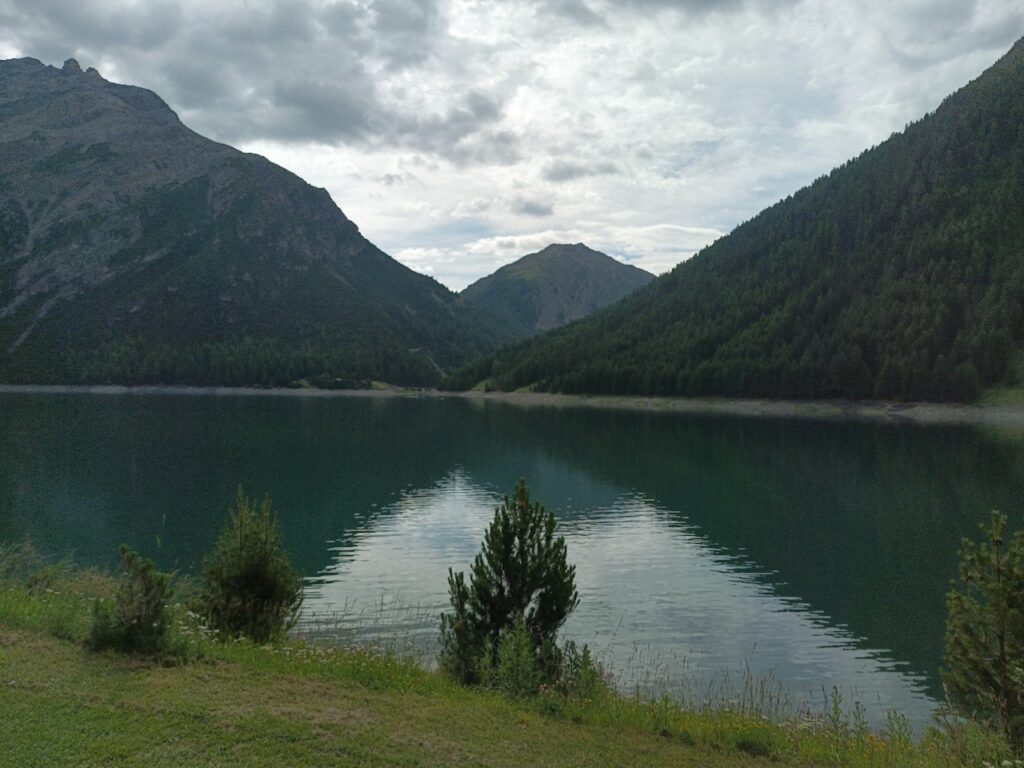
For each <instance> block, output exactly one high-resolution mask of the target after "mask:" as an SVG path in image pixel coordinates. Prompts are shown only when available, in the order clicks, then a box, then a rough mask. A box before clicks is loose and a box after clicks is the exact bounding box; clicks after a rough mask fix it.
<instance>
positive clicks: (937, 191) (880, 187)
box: [449, 41, 1024, 401]
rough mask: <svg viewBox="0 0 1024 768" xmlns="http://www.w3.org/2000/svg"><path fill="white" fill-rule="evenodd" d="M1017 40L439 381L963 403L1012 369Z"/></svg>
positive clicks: (1023, 121)
mask: <svg viewBox="0 0 1024 768" xmlns="http://www.w3.org/2000/svg"><path fill="white" fill-rule="evenodd" d="M1022 94H1024V41H1020V42H1018V43H1017V44H1016V45H1015V46H1014V47H1013V48H1012V49H1011V50H1010V52H1009V53H1008V54H1007V55H1006V56H1004V57H1003V58H1002V59H1000V60H999V61H998V62H997V63H996V64H995V65H994V66H992V67H991V68H990V69H989V70H987V71H986V72H985V73H984V74H983V75H982V76H981V77H979V78H978V79H977V80H975V81H974V82H972V83H971V84H969V85H967V86H966V87H964V88H962V89H961V90H960V91H958V92H957V93H955V94H954V95H952V96H950V97H949V98H947V99H946V100H945V101H944V102H943V104H942V105H941V106H940V107H939V108H938V109H937V110H936V111H935V112H934V113H932V114H930V115H928V116H926V117H925V118H923V119H922V120H920V121H919V122H917V123H915V124H912V125H910V126H908V127H907V129H906V130H905V131H904V132H903V133H900V134H896V135H894V136H893V137H891V138H890V139H889V140H887V141H886V142H884V143H883V144H881V145H879V146H878V147H875V148H873V149H870V150H868V151H866V152H864V153H863V154H862V155H861V156H860V157H858V158H857V159H855V160H852V161H850V162H848V163H846V164H845V165H843V166H842V167H840V168H838V169H836V170H834V171H833V172H832V173H830V174H829V175H828V176H827V177H823V178H820V179H818V180H817V181H816V182H815V183H814V184H812V185H811V186H810V187H807V188H805V189H803V190H801V191H799V192H797V193H796V194H795V195H793V196H792V197H789V198H787V199H785V200H783V201H781V202H779V203H777V204H776V205H774V206H772V207H771V208H769V209H767V210H765V211H763V212H762V213H761V214H759V215H758V216H756V217H755V218H754V219H752V220H751V221H749V222H747V223H745V224H743V225H741V226H739V227H737V228H736V229H735V230H734V231H733V232H732V233H731V234H729V235H728V236H726V237H724V238H721V239H720V240H718V241H717V242H715V243H714V244H712V245H711V246H709V247H707V248H705V249H704V250H703V251H702V252H701V253H699V254H698V255H696V256H695V257H693V258H692V259H690V260H689V261H687V262H685V263H683V264H681V265H679V266H678V267H676V268H675V269H674V270H673V271H672V272H671V273H669V274H668V275H665V276H663V277H661V278H658V279H657V280H655V281H654V282H653V283H651V285H649V286H648V287H647V288H645V289H643V290H641V291H638V292H637V293H635V294H633V295H632V296H631V297H629V298H627V299H626V300H624V301H623V302H621V303H619V304H616V305H615V306H614V307H610V308H608V309H606V310H604V311H602V312H599V313H597V314H596V315H594V316H592V317H591V318H588V319H587V320H584V321H583V322H581V323H577V324H574V325H572V326H569V327H567V328H564V329H560V330H557V331H553V332H551V333H550V334H547V335H545V336H543V337H540V338H538V339H536V340H533V341H532V342H527V343H523V344H520V345H517V346H515V347H513V348H510V349H508V350H505V351H502V352H500V353H498V355H497V356H495V357H493V358H489V359H487V360H483V361H478V362H477V363H475V364H474V365H472V366H470V367H468V368H467V369H465V370H463V371H461V372H460V373H459V374H457V375H456V376H455V377H453V378H452V379H451V380H450V381H449V385H450V386H453V387H463V386H471V385H472V384H474V383H476V382H477V381H479V380H481V379H485V378H490V379H491V382H490V383H491V384H492V385H494V386H497V387H500V388H503V389H516V388H520V387H527V386H535V387H538V388H540V389H546V390H552V391H563V392H594V393H648V394H663V395H706V394H719V395H729V396H755V397H801V398H828V397H845V398H871V397H877V398H887V399H935V400H942V399H949V400H962V401H969V400H971V399H973V398H974V397H976V396H977V394H978V392H979V389H980V388H981V387H985V386H989V385H992V384H996V383H999V382H1009V381H1012V380H1014V379H1019V378H1020V376H1021V373H1022V372H1021V370H1020V369H1021V367H1022V365H1021V354H1020V350H1021V347H1022V342H1024V97H1022Z"/></svg>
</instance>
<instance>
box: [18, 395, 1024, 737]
mask: <svg viewBox="0 0 1024 768" xmlns="http://www.w3.org/2000/svg"><path fill="white" fill-rule="evenodd" d="M520 477H521V478H524V479H525V480H526V481H527V483H528V484H529V486H530V489H531V496H532V498H533V499H534V500H536V501H539V502H541V503H543V504H544V505H545V506H546V507H547V508H548V509H550V510H552V511H554V512H555V514H556V516H557V519H558V521H559V530H560V532H561V533H562V534H564V536H565V538H566V541H567V545H568V553H569V560H570V562H573V563H575V564H576V583H577V588H578V590H579V593H580V605H579V608H578V609H577V610H576V612H575V613H574V614H573V615H572V617H571V618H570V620H569V622H568V623H567V625H566V627H565V629H564V630H563V634H564V635H565V636H567V637H570V638H572V639H574V640H576V641H577V642H586V643H588V644H589V645H590V646H591V648H592V649H593V651H594V652H595V655H596V656H597V657H598V658H599V659H600V660H601V661H602V663H603V664H604V665H605V666H606V667H607V668H608V669H609V670H610V671H611V673H612V674H613V676H614V679H615V681H616V683H617V684H618V685H620V686H621V687H622V688H624V689H627V690H628V689H632V688H633V687H635V686H640V687H642V688H644V689H645V690H647V691H649V692H654V693H659V694H660V693H668V694H669V695H673V696H677V697H680V698H684V699H685V698H690V699H691V700H696V699H698V698H700V697H701V696H706V695H709V694H713V695H715V696H717V697H719V698H720V699H727V698H729V697H730V696H732V695H733V694H734V693H736V692H737V691H738V689H740V688H742V681H743V678H744V676H746V675H749V676H752V677H754V678H757V679H771V680H774V681H777V683H778V684H779V686H781V688H782V689H784V691H785V695H786V697H787V698H788V699H789V700H790V701H791V702H792V704H793V705H794V706H807V707H810V708H812V709H813V708H817V709H820V708H821V706H822V703H823V701H824V698H825V696H826V695H827V694H828V692H829V691H831V689H832V687H833V686H834V687H836V688H838V690H839V691H840V692H841V693H842V695H843V698H844V701H845V702H847V703H850V702H852V701H854V700H856V701H860V702H861V703H862V704H863V706H864V707H865V709H866V711H867V712H868V716H869V719H870V720H871V721H872V722H873V723H875V724H878V723H881V722H883V721H884V717H885V712H886V710H888V709H897V710H899V711H901V712H903V713H905V714H906V715H907V716H908V717H909V718H910V720H911V722H912V723H914V724H915V725H918V726H920V725H922V724H924V723H926V722H927V721H928V718H929V717H930V713H931V712H932V711H933V709H934V707H935V706H936V704H937V702H938V700H939V698H940V696H941V686H940V682H939V676H938V673H939V668H940V665H941V661H942V647H943V633H944V623H945V595H946V592H947V591H948V590H949V587H950V582H951V579H952V578H953V577H954V576H955V575H956V562H957V558H956V554H957V547H958V544H959V540H960V538H961V537H962V536H971V537H977V536H978V534H979V530H978V526H979V524H981V523H984V522H986V521H987V519H988V513H989V511H990V510H992V509H1000V510H1002V511H1003V512H1005V513H1007V514H1008V515H1009V516H1010V525H1011V527H1012V528H1020V527H1021V525H1022V523H1024V520H1022V514H1021V512H1022V500H1024V494H1022V491H1024V439H1022V438H1021V437H1019V436H1015V435H1013V434H1009V433H1003V432H997V431H994V430H982V429H979V428H973V427H950V426H942V427H940V426H917V425H909V424H908V425H893V424H884V423H871V422H864V421H815V420H809V419H798V418H751V417H739V416H721V415H716V416H711V415H682V414H671V413H657V412H643V411H615V410H596V409H581V408H571V407H539V406H536V407H521V406H517V405H512V404H506V403H498V402H481V401H472V400H465V399H461V398H456V397H451V398H439V397H390V398H378V397H337V398H333V397H300V396H296V397H262V396H251V395H249V396H231V395H199V396H197V395H185V394H145V395H143V394H121V395H97V394H87V393H72V394H25V393H2V394H0V542H8V543H10V542H15V543H16V542H20V541H22V540H24V539H26V538H29V539H30V540H31V541H32V543H33V544H34V546H35V547H36V548H37V549H39V550H40V551H42V552H44V553H46V554H48V555H51V556H53V557H70V558H72V559H74V560H75V561H76V562H78V563H80V564H83V565H97V566H114V565H115V564H116V547H117V545H118V544H120V543H122V542H125V543H128V544H131V545H132V546H133V547H135V548H137V549H138V550H139V551H140V552H141V553H142V554H144V555H145V556H147V557H151V558H153V559H155V560H157V561H158V563H159V564H160V566H161V567H163V568H165V569H173V570H176V571H178V572H179V573H181V574H196V573H197V572H198V570H199V565H200V563H201V560H202V556H203V553H204V552H205V551H206V550H207V549H209V548H210V546H211V545H212V543H213V541H214V539H215V538H216V536H217V533H218V532H219V530H220V529H221V527H222V526H223V525H224V523H225V521H226V519H227V512H228V509H229V507H230V506H231V504H232V502H233V500H234V497H235V492H236V489H237V487H238V486H239V485H241V486H243V487H244V489H245V491H246V492H247V493H248V494H249V495H253V496H260V497H262V496H263V495H264V494H268V495H269V496H270V497H271V498H272V500H273V503H274V508H275V509H276V511H277V513H278V516H279V522H280V526H281V529H282V532H283V535H284V538H285V541H286V543H287V546H288V548H289V550H290V552H291V554H292V557H293V560H294V562H295V564H296V566H297V567H298V568H299V569H300V570H301V572H302V573H303V575H304V576H305V578H306V584H307V587H306V599H305V604H304V608H303V620H302V623H301V625H300V627H299V631H300V632H301V633H304V634H306V635H308V636H312V637H315V638H316V639H318V640H320V641H323V642H350V641H356V642H388V643H394V644H395V645H398V646H402V647H404V646H408V647H415V648H416V649H417V651H418V652H419V653H421V654H422V655H423V656H424V657H429V656H430V655H432V653H433V648H434V646H433V644H434V643H435V642H436V635H437V629H438V615H439V614H440V612H441V611H442V610H444V609H445V608H446V606H447V583H446V578H447V572H448V568H455V569H456V570H460V569H463V570H468V567H469V565H470V563H471V561H472V559H473V556H474V555H475V553H476V552H477V550H478V548H479V545H480V541H481V538H482V536H483V533H484V529H485V528H486V526H487V524H488V523H489V522H490V520H491V518H492V516H493V514H494V508H495V506H496V504H497V503H499V501H500V498H501V496H502V495H503V494H508V493H511V492H512V489H513V487H514V485H515V482H516V480H517V479H518V478H520Z"/></svg>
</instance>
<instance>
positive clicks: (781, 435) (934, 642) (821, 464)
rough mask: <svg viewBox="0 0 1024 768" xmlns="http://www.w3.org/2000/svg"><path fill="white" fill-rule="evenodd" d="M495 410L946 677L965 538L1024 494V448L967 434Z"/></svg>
mask: <svg viewBox="0 0 1024 768" xmlns="http://www.w3.org/2000/svg"><path fill="white" fill-rule="evenodd" d="M485 411H486V415H485V417H484V418H486V420H487V423H488V427H487V429H488V431H491V432H496V433H500V434H502V435H504V436H505V437H506V438H507V439H509V440H514V441H515V442H516V443H518V444H520V445H523V444H527V445H531V446H533V447H534V449H535V450H536V451H538V452H541V453H543V454H544V455H547V456H551V457H553V458H557V459H558V461H559V462H562V463H565V464H567V465H569V466H573V467H576V468H579V469H580V470H582V471H585V472H586V473H587V474H588V475H590V476H591V477H593V478H595V479H598V480H599V481H601V482H603V483H606V484H608V485H609V486H618V487H619V488H623V489H635V490H637V491H639V492H641V493H643V494H645V495H647V496H649V497H650V498H652V499H653V500H655V502H656V503H657V504H658V505H659V506H661V507H664V508H665V509H667V510H672V512H671V514H672V515H673V516H674V517H675V518H676V520H677V521H678V523H679V524H686V525H694V526H697V528H698V530H699V531H700V533H701V535H702V536H703V537H704V538H705V539H706V540H707V541H708V542H709V543H710V545H711V546H712V547H714V548H718V549H721V550H723V551H727V552H731V553H734V554H742V555H743V556H744V557H745V558H747V559H749V560H750V561H751V562H752V563H754V564H755V566H757V567H760V568H762V569H764V570H767V571H769V572H770V573H771V574H772V580H773V581H774V582H776V583H777V584H778V585H779V589H780V590H781V591H782V592H783V593H785V594H791V595H794V596H797V597H799V598H801V599H802V600H804V601H806V602H807V603H808V604H810V605H811V606H813V607H814V608H816V609H818V610H821V611H823V612H824V613H825V614H826V615H828V616H829V617H830V618H831V619H832V620H833V621H835V622H837V623H839V624H843V625H846V626H848V627H849V628H850V631H851V632H853V633H854V634H855V635H857V636H861V637H864V638H865V639H866V640H867V642H868V644H869V645H871V646H874V647H885V648H890V649H892V650H893V652H894V653H895V655H896V656H897V657H898V658H901V659H905V660H907V661H908V662H910V663H911V665H912V667H913V668H914V669H916V670H919V671H921V672H925V673H927V674H929V675H931V676H932V678H933V681H934V675H935V671H936V670H937V668H938V664H939V660H940V658H941V649H942V636H943V623H944V616H945V604H944V598H945V592H946V590H947V589H948V585H949V581H950V579H951V578H952V577H953V576H954V575H955V565H956V549H957V546H958V543H959V539H960V537H961V536H963V535H972V536H973V535H974V534H975V532H976V530H977V524H978V523H979V522H981V521H983V520H984V519H985V516H986V514H987V511H988V510H989V509H993V508H1001V509H1003V510H1007V511H1017V510H1019V507H1020V490H1021V488H1022V487H1024V482H1022V480H1024V462H1022V455H1024V450H1022V446H1021V444H1020V443H1015V442H1007V441H1005V440H993V439H990V438H989V437H986V435H985V434H983V433H982V432H980V431H977V430H972V429H966V428H963V429H961V428H919V427H912V426H892V425H877V424H865V423H834V422H811V421H794V420H785V421H784V420H771V419H742V418H721V417H714V418H710V417H709V418H680V417H678V416H674V415H669V414H651V413H633V412H605V413H601V414H594V413H593V412H590V411H584V410H579V409H577V410H571V409H554V408H552V409H530V410H527V409H516V408H512V407H507V406H500V405H494V404H489V405H488V406H487V407H486V408H485ZM467 469H468V470H469V471H470V473H471V474H473V475H474V477H476V476H477V470H476V466H475V465H473V464H469V465H468V466H467ZM489 471H493V468H481V472H482V473H484V474H486V473H487V472H489ZM544 486H545V484H544V483H538V484H537V491H538V493H539V494H541V495H542V497H543V498H548V499H551V498H552V495H551V492H550V491H549V490H548V489H547V488H545V487H544ZM551 503H552V504H554V503H555V501H553V500H552V502H551Z"/></svg>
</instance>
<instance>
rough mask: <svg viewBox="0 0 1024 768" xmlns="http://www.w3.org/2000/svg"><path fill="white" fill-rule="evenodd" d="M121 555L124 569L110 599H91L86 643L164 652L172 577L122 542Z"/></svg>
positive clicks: (133, 650)
mask: <svg viewBox="0 0 1024 768" xmlns="http://www.w3.org/2000/svg"><path fill="white" fill-rule="evenodd" d="M121 558H122V563H123V568H124V573H123V574H122V576H121V580H120V582H119V583H118V586H117V591H116V592H115V594H114V597H113V599H103V598H99V599H97V600H96V602H95V603H93V621H92V628H91V630H90V632H89V645H90V646H91V647H92V648H94V649H96V650H104V649H107V648H112V649H114V650H117V651H121V652H123V653H141V654H157V653H163V652H164V651H166V650H167V646H168V635H169V630H170V623H171V622H170V611H169V609H168V605H167V604H168V601H169V600H170V597H171V593H172V585H171V577H170V575H169V574H166V573H161V572H160V571H158V570H157V569H156V564H155V563H154V562H153V561H152V560H146V559H145V558H143V557H141V556H140V555H139V554H138V553H137V552H136V551H135V550H133V549H132V548H131V547H129V546H128V545H127V544H122V545H121Z"/></svg>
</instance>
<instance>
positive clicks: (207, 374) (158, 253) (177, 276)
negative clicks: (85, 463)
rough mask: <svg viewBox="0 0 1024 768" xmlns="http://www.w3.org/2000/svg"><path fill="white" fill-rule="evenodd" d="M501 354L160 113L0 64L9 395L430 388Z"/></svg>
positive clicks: (476, 329)
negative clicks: (163, 388) (375, 382)
mask: <svg viewBox="0 0 1024 768" xmlns="http://www.w3.org/2000/svg"><path fill="white" fill-rule="evenodd" d="M501 337H502V335H501V334H500V333H499V332H498V331H497V330H495V329H494V326H493V323H490V321H488V319H487V318H485V317H483V316H480V315H479V314H478V313H476V312H475V311H474V310H472V309H471V308H466V307H463V306H461V302H459V301H458V298H457V296H456V295H455V294H453V293H452V292H450V291H449V290H447V289H446V288H445V287H443V286H442V285H440V284H438V283H437V282H436V281H434V280H433V279H431V278H429V277H425V276H423V275H420V274H417V273H415V272H413V271H412V270H410V269H408V268H406V267H404V266H402V265H401V264H399V263H398V262H397V261H395V260H394V259H392V258H390V257H389V256H388V255H387V254H385V253H383V252H382V251H380V250H379V249H378V248H376V247H375V246H374V245H373V244H372V243H370V242H369V241H368V240H366V238H364V237H363V236H362V235H361V234H360V233H359V229H358V228H357V227H356V225H355V224H353V223H352V222H351V221H349V220H348V219H347V218H346V217H345V215H344V214H343V213H342V212H341V211H340V210H339V209H338V207H337V206H336V205H335V204H334V203H333V201H332V200H331V198H330V196H329V195H328V194H327V192H326V191H325V190H323V189H317V188H315V187H312V186H310V185H309V184H307V183H306V182H304V181H303V180H302V179H300V178H298V177H297V176H295V175H294V174H292V173H289V172H288V171H286V170H284V169H283V168H280V167H278V166H276V165H274V164H273V163H271V162H269V161H267V160H266V159H264V158H262V157H259V156H257V155H252V154H246V153H243V152H240V151H238V150H236V149H233V148H231V147H229V146H226V145H224V144H218V143H216V142H213V141H210V140H209V139H206V138H203V137H202V136H199V135H198V134H196V133H194V132H192V131H191V130H189V129H188V128H186V127H185V126H184V125H182V123H181V122H180V121H179V120H178V117H177V116H176V115H175V114H174V112H172V111H171V109H170V108H168V106H167V105H166V104H165V103H164V102H163V101H162V100H161V99H160V98H159V97H158V96H157V95H156V94H154V93H152V92H150V91H147V90H143V89H141V88H135V87H131V86H126V85H118V84H115V83H111V82H107V81H106V80H104V79H103V78H102V77H101V76H100V75H99V74H98V73H97V72H96V71H95V70H93V69H89V70H87V71H85V72H83V71H82V70H81V69H80V67H79V65H78V64H77V62H75V61H74V60H69V61H68V62H67V63H66V64H65V65H64V67H63V69H57V68H55V67H49V66H46V65H44V64H42V63H40V62H39V61H36V60H34V59H14V60H8V61H0V381H6V382H116V383H125V384H136V383H157V382H161V383H193V384H287V383H290V382H294V381H296V380H299V379H315V380H317V381H319V382H321V383H328V384H330V383H335V384H338V383H341V384H344V383H346V382H353V381H358V380H367V379H384V380H387V381H391V382H395V383H402V384H429V383H432V382H435V381H437V380H438V379H439V378H440V376H441V375H442V372H443V371H445V370H450V369H451V368H452V367H454V366H457V365H459V364H462V363H464V362H465V361H466V360H468V359H470V358H471V357H472V356H474V355H479V354H483V353H485V352H487V351H489V350H492V349H494V347H495V346H496V343H497V341H498V340H499V338H501ZM338 380H341V381H340V382H339V381H338Z"/></svg>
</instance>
